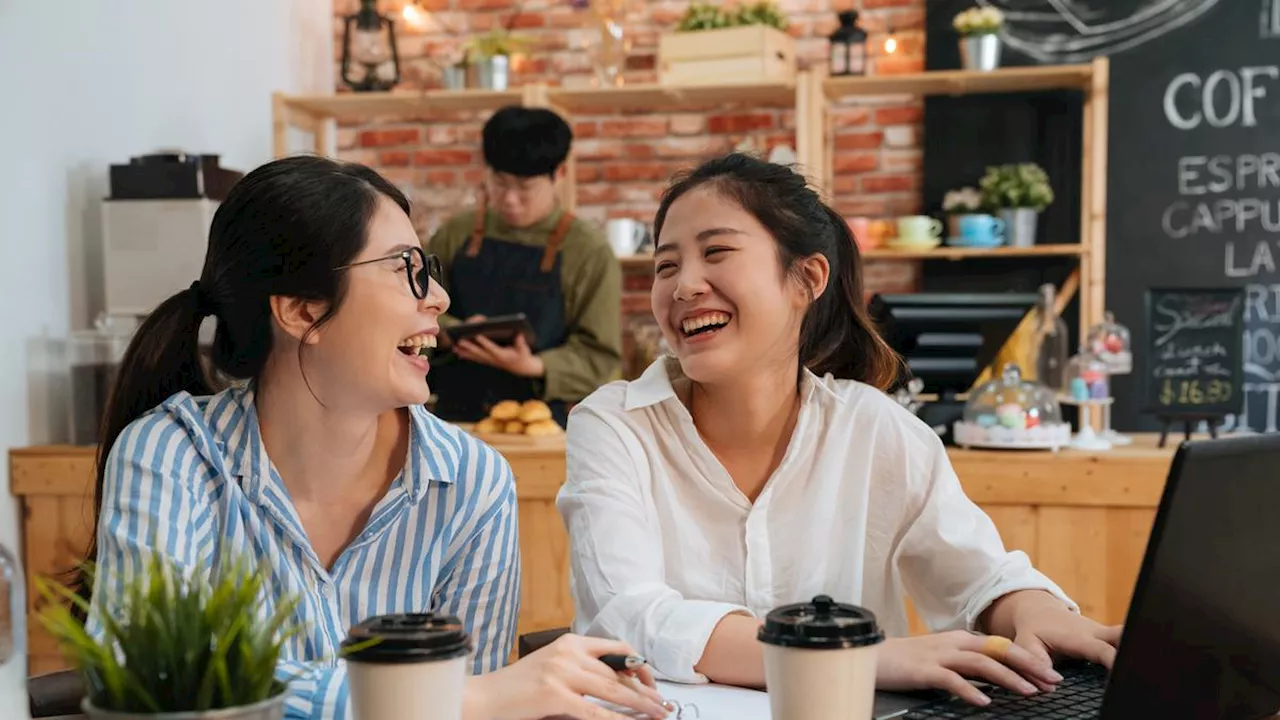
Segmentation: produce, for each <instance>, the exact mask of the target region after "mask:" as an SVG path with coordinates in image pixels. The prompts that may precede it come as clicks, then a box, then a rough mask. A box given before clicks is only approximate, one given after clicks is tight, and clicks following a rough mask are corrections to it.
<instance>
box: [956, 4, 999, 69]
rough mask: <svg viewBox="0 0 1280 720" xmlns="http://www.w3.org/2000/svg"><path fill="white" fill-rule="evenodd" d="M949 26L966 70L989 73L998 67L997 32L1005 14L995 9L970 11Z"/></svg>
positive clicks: (961, 14)
mask: <svg viewBox="0 0 1280 720" xmlns="http://www.w3.org/2000/svg"><path fill="white" fill-rule="evenodd" d="M951 26H952V27H953V28H955V31H956V33H958V34H959V35H960V61H961V63H962V66H963V67H964V69H965V70H979V71H982V72H990V71H991V70H995V69H996V68H998V67H1000V30H1001V29H1002V28H1003V27H1004V13H1002V12H1000V10H999V9H998V8H994V7H971V8H969V9H968V10H965V11H963V12H960V13H958V14H957V15H956V16H955V17H954V18H952V20H951Z"/></svg>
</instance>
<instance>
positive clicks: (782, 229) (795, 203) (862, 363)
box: [653, 153, 902, 390]
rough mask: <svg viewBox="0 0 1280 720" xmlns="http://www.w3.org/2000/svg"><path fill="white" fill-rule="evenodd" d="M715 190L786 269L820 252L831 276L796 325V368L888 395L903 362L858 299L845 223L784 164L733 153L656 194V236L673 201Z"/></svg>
mask: <svg viewBox="0 0 1280 720" xmlns="http://www.w3.org/2000/svg"><path fill="white" fill-rule="evenodd" d="M704 185H706V186H709V187H712V188H714V189H715V191H716V192H718V193H720V194H721V195H723V196H724V197H726V198H728V199H730V200H733V201H734V202H736V203H737V204H738V205H740V206H741V207H742V209H743V210H746V211H747V212H749V213H751V214H752V215H753V216H755V218H756V220H758V221H759V222H760V224H761V225H763V226H764V227H765V228H766V229H767V230H768V231H769V233H770V234H771V235H773V237H774V239H775V240H776V241H777V243H778V256H779V259H780V261H781V263H782V269H783V271H784V272H787V273H792V274H795V273H797V269H796V263H797V261H798V260H800V259H801V258H805V257H809V256H812V255H815V254H817V253H821V254H822V255H823V256H825V257H826V258H827V262H828V263H829V264H830V266H831V278H830V281H829V282H828V284H827V289H826V291H825V292H823V293H822V295H821V297H818V298H817V299H816V300H814V302H813V303H811V304H810V305H809V310H808V312H806V313H805V316H804V321H803V322H802V323H801V325H800V347H799V358H800V365H801V367H806V368H808V369H809V370H811V371H813V372H814V373H815V374H817V375H824V374H826V373H831V374H832V375H833V376H835V377H837V378H844V379H849V380H859V381H861V382H864V383H867V384H868V385H873V386H875V387H877V388H880V389H881V390H888V389H889V388H890V387H892V386H893V384H894V382H895V381H896V380H897V378H898V375H899V373H900V372H901V369H902V361H901V359H900V358H899V357H898V355H897V354H896V353H894V352H893V350H892V349H890V347H889V345H888V344H887V343H886V342H885V341H884V339H883V338H882V337H881V336H880V333H879V332H877V331H876V327H875V323H874V322H872V320H871V317H870V315H869V314H868V312H867V307H866V304H865V302H864V301H863V297H862V257H861V255H859V253H858V246H857V244H856V243H855V242H854V240H853V233H852V232H850V230H849V225H848V223H846V222H845V220H844V218H843V217H841V216H840V214H839V213H837V212H836V211H835V210H832V209H831V207H829V206H828V205H827V204H826V203H824V202H823V201H822V198H820V197H819V196H818V193H817V192H815V191H814V190H813V188H811V187H809V185H808V183H807V182H806V181H805V178H804V176H802V175H800V174H799V173H797V172H795V171H794V170H792V169H791V168H789V167H786V166H783V165H779V164H776V163H771V162H766V161H764V160H760V159H758V158H755V157H752V156H750V155H744V154H741V153H733V154H730V155H725V156H723V157H718V158H715V159H712V160H708V161H707V162H705V163H703V164H702V165H700V166H698V167H697V168H695V169H693V170H691V171H688V172H686V173H684V174H682V175H679V176H677V177H676V178H675V180H674V181H673V182H672V184H671V185H670V186H669V187H668V188H667V189H666V191H665V192H663V194H662V201H661V203H660V204H659V206H658V213H657V215H656V216H655V217H654V222H653V233H654V237H655V238H656V237H658V236H659V235H661V234H662V225H663V223H664V222H665V221H666V218H667V211H668V210H670V209H671V204H672V203H674V202H675V201H676V200H678V199H679V198H680V197H681V196H682V195H684V194H685V193H687V192H689V191H690V190H693V189H695V188H699V187H702V186H704Z"/></svg>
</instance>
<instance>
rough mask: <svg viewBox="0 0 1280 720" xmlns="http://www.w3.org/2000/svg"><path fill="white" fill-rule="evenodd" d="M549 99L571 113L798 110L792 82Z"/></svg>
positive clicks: (583, 92)
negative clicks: (749, 107)
mask: <svg viewBox="0 0 1280 720" xmlns="http://www.w3.org/2000/svg"><path fill="white" fill-rule="evenodd" d="M547 98H548V99H549V100H550V102H551V104H552V105H554V106H555V107H558V108H562V109H564V110H566V111H568V112H584V111H612V110H677V109H684V108H701V107H714V106H717V105H727V104H745V105H755V106H757V107H759V106H766V107H792V108H793V107H795V105H796V86H795V85H794V84H792V83H740V84H732V85H707V86H702V85H697V86H670V85H656V84H645V85H632V86H624V87H617V88H609V87H607V88H581V89H572V88H548V89H547Z"/></svg>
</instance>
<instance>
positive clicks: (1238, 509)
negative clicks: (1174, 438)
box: [1102, 435, 1280, 720]
mask: <svg viewBox="0 0 1280 720" xmlns="http://www.w3.org/2000/svg"><path fill="white" fill-rule="evenodd" d="M1277 710H1280V436H1275V435H1270V436H1253V437H1233V438H1225V439H1221V440H1215V441H1197V442H1191V443H1185V444H1184V445H1183V446H1182V447H1181V448H1180V449H1179V452H1178V455H1177V456H1176V457H1175V459H1174V464H1173V466H1172V468H1171V470H1170V475H1169V481H1168V486H1166V488H1165V493H1164V497H1163V499H1162V500H1161V506H1160V510H1159V512H1158V514H1157V517H1156V522H1155V526H1154V527H1153V529H1152V534H1151V540H1150V541H1149V546H1148V549H1147V555H1146V558H1145V559H1144V561H1143V566H1142V571H1141V573H1140V575H1139V578H1138V583H1137V588H1136V591H1135V593H1134V597H1133V600H1132V602H1131V603H1130V607H1129V615H1128V619H1127V621H1126V623H1125V630H1124V637H1123V638H1122V639H1121V641H1120V652H1119V656H1118V657H1117V659H1116V663H1115V667H1114V668H1113V671H1112V673H1111V677H1110V679H1109V686H1108V688H1107V694H1106V699H1105V700H1104V704H1103V712H1102V717H1103V718H1106V719H1109V718H1132V717H1160V718H1165V719H1166V720H1167V719H1168V718H1257V717H1264V716H1267V715H1272V714H1274V713H1276V711H1277Z"/></svg>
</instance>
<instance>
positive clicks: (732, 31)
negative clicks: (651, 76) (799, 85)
mask: <svg viewBox="0 0 1280 720" xmlns="http://www.w3.org/2000/svg"><path fill="white" fill-rule="evenodd" d="M658 78H659V81H660V82H661V83H662V84H663V85H732V84H734V83H761V82H791V81H794V80H795V78H796V41H795V39H794V38H792V37H791V36H790V35H788V34H786V33H784V32H782V31H781V30H778V29H777V28H772V27H769V26H767V25H748V26H745V27H735V28H721V29H718V30H693V31H690V32H672V33H664V34H663V35H662V36H661V37H659V38H658Z"/></svg>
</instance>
